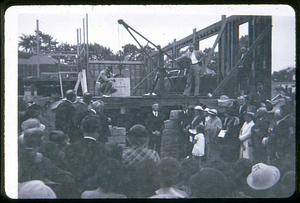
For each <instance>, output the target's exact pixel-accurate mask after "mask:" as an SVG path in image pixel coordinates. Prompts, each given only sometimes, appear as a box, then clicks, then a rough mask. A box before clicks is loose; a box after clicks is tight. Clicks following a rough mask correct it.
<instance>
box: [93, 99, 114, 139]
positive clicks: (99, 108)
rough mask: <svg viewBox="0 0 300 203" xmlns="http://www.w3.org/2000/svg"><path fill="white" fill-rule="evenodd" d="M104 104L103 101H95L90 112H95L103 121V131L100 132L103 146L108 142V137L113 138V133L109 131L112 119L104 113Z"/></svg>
mask: <svg viewBox="0 0 300 203" xmlns="http://www.w3.org/2000/svg"><path fill="white" fill-rule="evenodd" d="M103 106H104V102H103V101H101V100H98V101H95V102H93V103H92V105H91V109H90V111H92V112H93V114H94V115H97V116H99V118H100V120H101V129H100V131H99V137H98V139H97V140H98V141H100V142H102V143H103V144H104V143H106V142H108V137H110V136H111V132H110V129H109V126H108V125H109V123H110V122H111V118H109V117H107V116H106V115H105V113H104V112H103Z"/></svg>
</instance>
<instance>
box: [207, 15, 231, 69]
mask: <svg viewBox="0 0 300 203" xmlns="http://www.w3.org/2000/svg"><path fill="white" fill-rule="evenodd" d="M226 25H227V19H225V20H224V22H223V24H222V27H221V29H220V31H219V34H218V36H217V38H216V40H215V42H214V44H213V46H212V48H211V50H210V52H209V54H208V57H207V58H206V61H205V64H204V67H205V68H206V67H207V65H208V63H209V61H210V60H211V57H212V55H213V53H214V51H215V48H216V46H217V44H218V43H219V41H220V39H221V36H222V34H223V32H224V30H225V27H226Z"/></svg>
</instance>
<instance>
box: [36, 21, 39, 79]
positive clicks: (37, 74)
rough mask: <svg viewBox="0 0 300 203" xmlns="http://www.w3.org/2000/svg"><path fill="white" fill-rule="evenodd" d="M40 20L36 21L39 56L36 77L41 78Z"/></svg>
mask: <svg viewBox="0 0 300 203" xmlns="http://www.w3.org/2000/svg"><path fill="white" fill-rule="evenodd" d="M39 32H40V31H39V20H36V56H37V67H36V76H37V78H39V77H40V33H39Z"/></svg>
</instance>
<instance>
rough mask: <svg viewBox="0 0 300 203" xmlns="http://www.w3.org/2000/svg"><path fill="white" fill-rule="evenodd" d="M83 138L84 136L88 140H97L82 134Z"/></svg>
mask: <svg viewBox="0 0 300 203" xmlns="http://www.w3.org/2000/svg"><path fill="white" fill-rule="evenodd" d="M84 138H85V139H90V140H94V141H97V140H96V138H94V137H90V136H84Z"/></svg>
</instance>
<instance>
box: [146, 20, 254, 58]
mask: <svg viewBox="0 0 300 203" xmlns="http://www.w3.org/2000/svg"><path fill="white" fill-rule="evenodd" d="M248 19H249V16H239V15H233V16H230V17H228V18H227V21H228V22H233V21H237V22H238V23H239V24H243V23H245V22H247V21H248ZM221 26H222V21H219V22H216V23H214V24H212V25H210V26H208V27H206V28H204V29H202V30H199V31H197V32H196V35H195V37H196V41H201V40H204V39H207V38H209V37H212V36H214V35H216V34H218V32H219V30H220V29H221ZM192 42H193V34H191V35H189V36H187V37H185V38H182V39H181V40H178V41H177V42H176V45H175V47H176V49H180V48H182V47H185V46H187V45H188V44H189V43H192ZM172 49H173V44H170V45H167V46H165V47H163V48H162V50H163V51H169V50H172ZM157 54H158V51H156V52H154V53H151V54H149V55H150V56H151V57H153V56H155V55H157Z"/></svg>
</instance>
